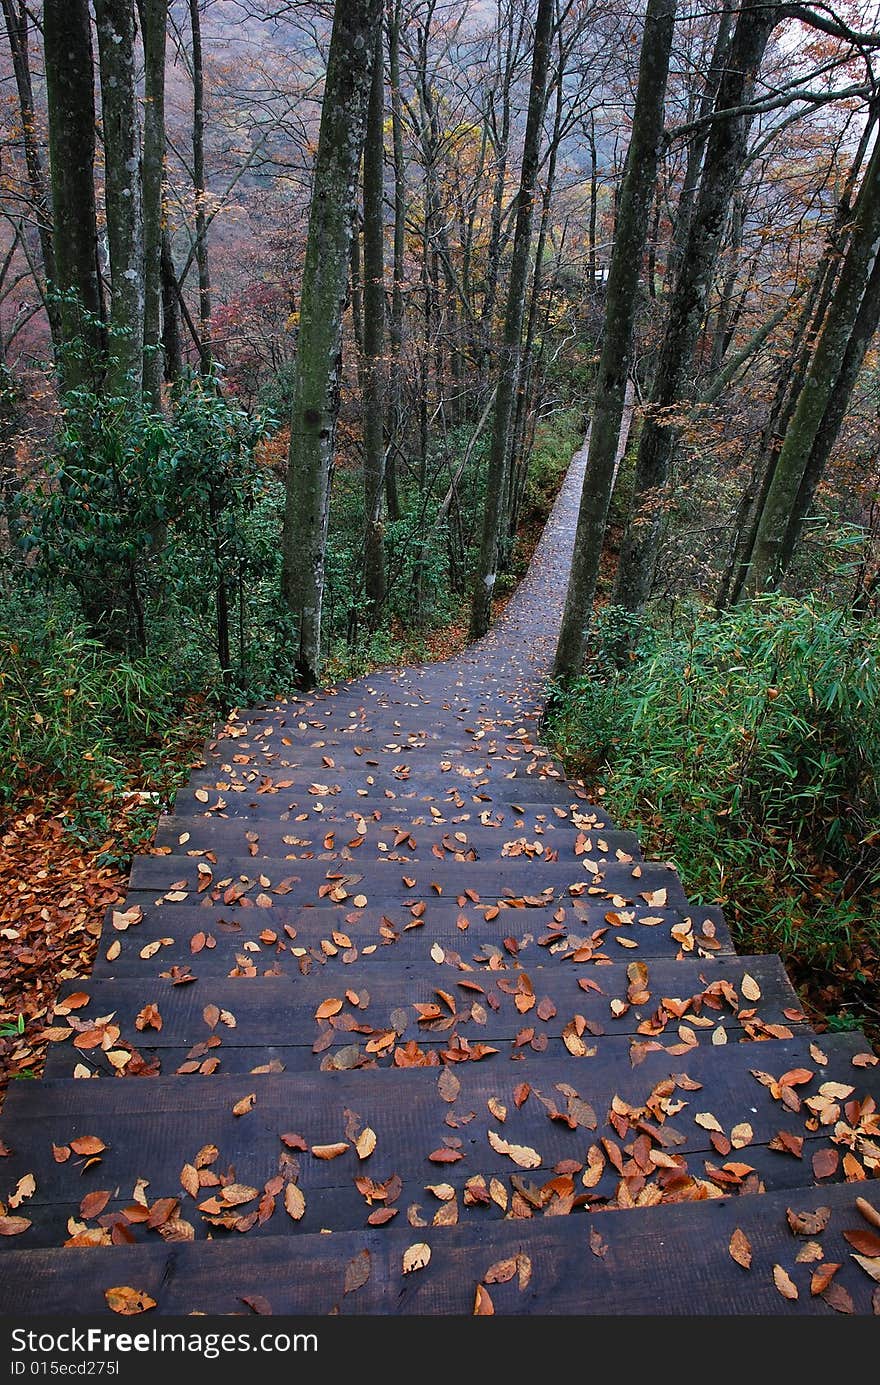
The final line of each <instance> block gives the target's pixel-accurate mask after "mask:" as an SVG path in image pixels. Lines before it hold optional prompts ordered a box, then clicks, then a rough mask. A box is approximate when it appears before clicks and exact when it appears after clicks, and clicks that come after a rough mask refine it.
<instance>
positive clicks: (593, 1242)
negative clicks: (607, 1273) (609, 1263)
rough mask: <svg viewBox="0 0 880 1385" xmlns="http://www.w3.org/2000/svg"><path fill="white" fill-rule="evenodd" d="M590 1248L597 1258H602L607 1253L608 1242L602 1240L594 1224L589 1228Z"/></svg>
mask: <svg viewBox="0 0 880 1385" xmlns="http://www.w3.org/2000/svg"><path fill="white" fill-rule="evenodd" d="M590 1250H591V1251H592V1253H593V1255H595V1256H596V1258H597V1260H604V1258H605V1256H606V1255H607V1254H608V1244H607V1242H606V1241H603V1240H602V1236H601V1234H600V1233H599V1232H598V1231H597V1230H596V1228H595V1226H593V1227H591V1228H590Z"/></svg>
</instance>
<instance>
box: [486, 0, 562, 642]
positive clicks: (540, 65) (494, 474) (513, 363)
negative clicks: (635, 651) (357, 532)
mask: <svg viewBox="0 0 880 1385" xmlns="http://www.w3.org/2000/svg"><path fill="white" fill-rule="evenodd" d="M553 16H554V3H553V0H538V13H537V17H536V19H535V34H534V48H533V55H532V75H531V82H530V86H529V107H528V114H527V116H526V130H525V140H524V144H523V158H522V171H521V174H520V184H519V192H518V194H517V207H516V225H515V229H514V233H513V251H512V254H511V261H510V279H509V283H508V291H507V308H506V311H505V316H504V339H503V342H502V347H501V351H500V353H499V360H498V393H497V395H496V398H495V418H494V425H493V429H492V442H491V447H490V452H489V470H488V475H487V478H486V499H485V504H484V507H483V532H482V541H481V544H480V557H479V562H478V566H477V574H476V580H475V582H474V592H473V600H472V604H471V624H470V630H471V637H472V638H473V639H479V637H480V636H481V635H484V634H485V633H486V631H487V630H488V628H489V622H490V619H491V615H492V591H493V588H494V586H495V576H496V573H495V568H496V563H497V559H498V544H499V539H500V537H501V528H502V525H503V523H504V520H505V515H504V500H505V496H506V493H507V468H508V465H509V454H510V432H511V423H512V419H513V406H514V400H515V394H516V382H517V377H518V373H519V360H520V351H521V347H522V328H523V317H524V314H525V299H526V288H527V283H528V268H529V251H530V249H531V239H532V212H533V209H534V203H535V186H536V183H537V178H538V166H539V163H540V157H541V131H542V126H543V120H544V109H545V106H546V101H547V72H548V69H549V66H550V45H551V40H552V34H553Z"/></svg>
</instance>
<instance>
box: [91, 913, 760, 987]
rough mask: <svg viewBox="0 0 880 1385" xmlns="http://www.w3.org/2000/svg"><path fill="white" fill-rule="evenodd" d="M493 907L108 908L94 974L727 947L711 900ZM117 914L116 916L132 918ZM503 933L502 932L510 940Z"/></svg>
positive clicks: (715, 951)
mask: <svg viewBox="0 0 880 1385" xmlns="http://www.w3.org/2000/svg"><path fill="white" fill-rule="evenodd" d="M138 909H140V906H138ZM493 911H494V906H487V905H485V904H483V905H480V906H476V905H473V904H471V903H470V902H469V901H468V903H467V904H466V905H465V906H464V907H461V906H459V905H458V904H457V903H456V901H455V900H452V899H448V898H447V899H444V898H442V897H441V898H440V899H437V900H432V901H430V904H429V905H426V907H425V909H424V912H422V911H421V906H420V903H419V902H417V903H416V904H415V905H410V906H408V907H405V906H402V905H396V906H392V905H390V904H389V905H388V906H387V907H379V908H370V907H368V908H366V909H348V908H346V906H345V905H336V906H332V907H330V908H298V907H296V906H288V907H285V905H284V904H282V905H280V906H273V907H272V908H271V909H264V908H256V907H255V908H245V907H242V906H238V907H235V908H228V909H227V908H223V909H219V910H218V909H214V908H203V907H201V906H199V905H188V904H181V905H174V906H166V905H159V906H155V905H151V904H147V905H144V906H143V911H142V913H143V918H142V921H141V922H138V923H136V924H134V925H133V926H131V927H127V928H126V929H125V930H124V931H122V932H119V931H117V930H116V929H115V927H114V923H113V920H114V918H116V917H118V915H119V912H120V911H119V910H110V912H109V914H108V916H107V919H106V920H105V923H104V930H103V936H102V939H101V943H100V946H99V951H98V954H97V958H96V962H95V975H96V976H103V977H106V976H129V975H135V976H144V975H154V976H155V975H158V974H160V973H161V972H162V971H167V970H168V969H169V967H171V966H174V965H186V966H191V967H193V968H194V969H195V970H197V971H198V973H199V974H200V975H227V974H230V973H232V972H233V971H234V972H235V974H236V975H239V976H241V975H244V976H249V975H254V974H256V973H257V972H260V973H262V972H266V971H272V972H274V973H282V972H288V971H291V970H293V971H296V972H298V973H302V972H303V971H304V970H306V971H307V970H308V969H310V968H312V967H322V968H323V967H327V968H329V972H330V973H332V974H337V972H338V969H341V975H342V976H343V977H344V976H345V974H346V971H347V969H348V967H349V966H350V965H351V964H352V963H353V962H355V961H358V962H359V963H360V964H361V965H368V966H371V967H373V966H375V967H377V968H380V969H384V968H386V967H387V966H389V965H390V964H391V962H392V959H393V958H397V957H398V956H399V957H400V958H401V960H403V959H404V958H405V959H412V958H416V959H418V960H419V961H420V962H424V959H426V958H427V957H428V956H429V955H430V949H431V947H433V946H434V944H435V943H437V944H439V945H440V946H441V947H442V948H443V951H444V965H445V966H448V967H450V968H451V969H452V970H453V971H459V970H462V969H465V970H467V968H469V967H475V968H477V969H482V968H494V967H499V966H501V967H510V966H513V965H514V964H515V963H514V956H515V957H516V958H517V959H518V961H519V963H520V964H522V965H525V966H532V965H548V961H547V958H548V957H553V958H556V959H558V960H559V961H565V960H566V959H567V958H568V956H569V955H570V954H571V953H573V952H576V953H577V954H578V957H579V958H580V959H582V960H579V961H578V962H577V963H576V964H575V965H577V966H578V967H583V968H587V969H592V967H594V966H605V965H607V964H608V963H609V962H613V961H615V960H620V959H621V957H628V958H629V960H634V959H635V958H640V959H645V960H647V959H649V958H651V957H679V956H681V957H683V958H689V957H697V958H699V957H707V958H710V957H715V956H721V955H725V954H729V953H732V952H733V951H734V948H733V944H732V942H731V939H730V934H729V932H728V929H727V926H726V924H725V923H724V919H723V915H722V914H721V911H720V910H719V909H716V908H711V907H703V908H693V907H691V908H689V909H684V910H680V909H650V908H649V907H648V906H647V905H643V906H642V907H641V908H636V909H610V908H609V907H608V905H607V903H605V904H600V905H595V904H594V905H585V904H584V903H583V900H578V901H575V902H574V904H572V903H571V902H568V903H567V904H566V905H564V906H562V905H559V906H557V905H555V904H551V905H548V906H546V907H544V908H511V907H504V906H503V902H502V907H500V908H499V911H498V914H497V917H496V916H493ZM121 912H122V919H121V920H120V922H123V923H124V922H126V920H127V919H128V918H129V917H134V918H137V914H135V915H133V916H132V915H129V914H128V913H127V911H125V910H124V909H123V910H122V911H121ZM465 923H467V928H464V927H463V925H464V924H465ZM340 932H341V933H342V935H343V936H344V937H346V938H349V939H350V941H351V948H349V947H347V946H346V944H345V943H344V942H341V941H334V937H333V935H334V933H340ZM263 935H265V936H263ZM505 939H512V940H513V944H514V946H513V948H511V946H510V945H509V944H506V943H505ZM156 944H158V947H156V946H155V945H156ZM587 947H589V949H590V950H589V951H587ZM389 948H393V949H394V953H393V954H392V953H390V952H389V951H388V949H389ZM433 965H434V964H433V961H432V966H433Z"/></svg>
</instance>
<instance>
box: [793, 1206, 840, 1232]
mask: <svg viewBox="0 0 880 1385" xmlns="http://www.w3.org/2000/svg"><path fill="white" fill-rule="evenodd" d="M785 1215H786V1218H787V1220H788V1225H789V1227H790V1228H791V1230H792V1232H793V1233H794V1235H795V1236H821V1234H822V1232H823V1231H824V1230H825V1228H826V1226H827V1225H828V1222H829V1219H830V1217H831V1208H830V1207H816V1208H815V1209H814V1210H813V1211H811V1212H795V1211H794V1210H793V1209H792V1208H791V1207H786V1209H785Z"/></svg>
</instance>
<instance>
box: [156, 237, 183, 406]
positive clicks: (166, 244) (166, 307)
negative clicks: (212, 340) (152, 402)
mask: <svg viewBox="0 0 880 1385" xmlns="http://www.w3.org/2000/svg"><path fill="white" fill-rule="evenodd" d="M159 268H160V273H161V279H162V356H163V359H164V372H165V381H166V383H167V384H169V385H173V384H174V382H175V381H176V380H179V379H180V377H181V375H182V373H183V342H182V341H181V337H180V304H179V301H178V291H179V290H178V284H177V274H176V273H175V270H174V256H173V255H172V252H171V237H170V235H169V234H168V228H167V226H163V227H162V236H161V240H160V260H159Z"/></svg>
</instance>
